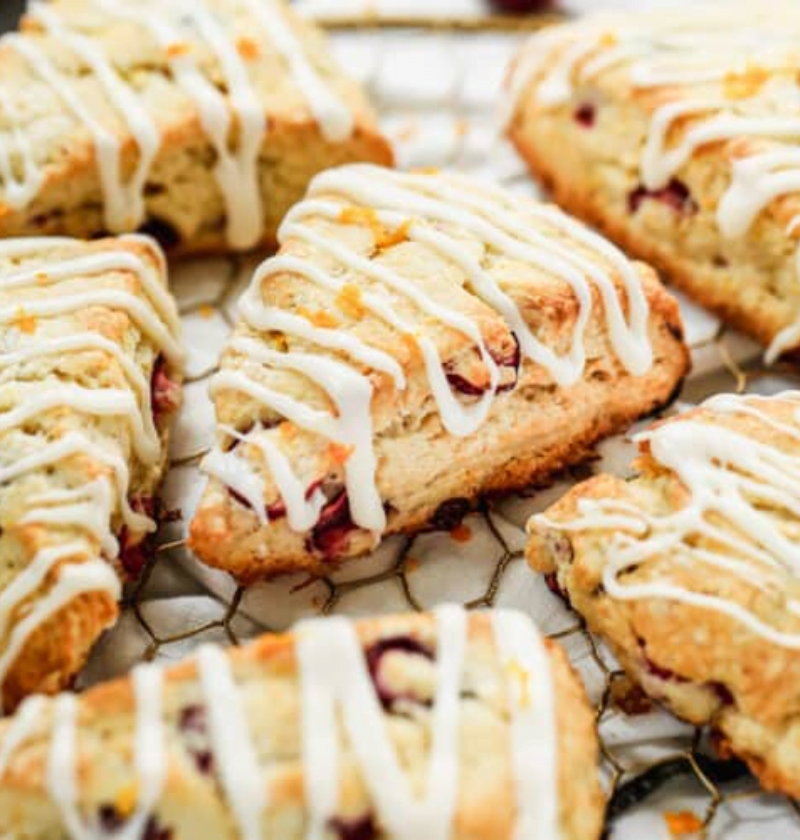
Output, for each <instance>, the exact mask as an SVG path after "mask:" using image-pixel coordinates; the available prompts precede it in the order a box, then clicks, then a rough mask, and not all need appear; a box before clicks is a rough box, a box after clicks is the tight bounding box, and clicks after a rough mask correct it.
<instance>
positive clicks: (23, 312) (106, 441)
mask: <svg viewBox="0 0 800 840" xmlns="http://www.w3.org/2000/svg"><path fill="white" fill-rule="evenodd" d="M164 275H165V266H164V263H163V257H162V256H161V252H160V250H159V249H158V246H157V245H156V244H155V242H153V241H152V240H149V239H146V238H144V237H140V236H128V237H122V238H120V239H107V240H100V241H97V242H95V243H85V242H80V241H77V240H70V239H55V238H51V239H47V238H45V239H37V238H31V239H6V240H1V241H0V702H1V703H2V706H3V707H5V708H6V709H8V708H10V707H13V706H14V705H16V704H17V703H18V702H19V700H20V698H21V697H22V696H24V695H25V694H29V693H31V692H34V691H48V692H49V691H57V690H58V689H60V688H63V687H64V686H65V685H66V684H67V683H68V681H69V680H70V678H71V677H72V676H73V675H74V674H75V673H76V672H77V670H78V669H79V668H80V667H81V665H82V664H83V660H84V658H85V656H86V654H87V652H88V650H89V648H90V646H91V645H92V643H93V642H94V641H95V640H96V639H97V637H98V636H99V635H100V633H101V632H102V631H103V630H104V629H105V628H106V627H107V626H108V625H109V624H111V623H112V622H113V620H114V618H115V616H116V612H117V599H118V596H119V589H120V582H119V577H118V573H117V572H118V571H119V572H120V573H123V572H124V571H125V569H126V568H127V571H129V572H130V573H136V572H137V571H138V570H139V568H138V567H139V566H140V564H141V561H142V556H141V548H140V547H139V544H140V543H141V541H142V540H143V539H144V537H145V536H146V535H147V534H148V533H149V532H150V531H152V530H153V529H154V523H153V520H152V519H151V515H152V508H153V499H154V493H155V489H156V485H157V483H158V481H159V478H160V476H161V473H162V470H163V467H164V462H165V458H166V447H165V439H166V435H167V430H168V425H169V420H170V415H171V414H173V412H174V411H175V409H176V408H177V407H178V403H179V400H180V369H181V367H180V366H181V349H180V346H179V341H178V328H179V323H178V316H177V312H176V309H175V306H174V303H173V301H172V299H171V297H170V296H169V294H168V292H167V291H166V288H165V276H164ZM120 554H121V560H118V557H119V555H120ZM114 566H117V567H118V568H117V569H116V570H115V568H114Z"/></svg>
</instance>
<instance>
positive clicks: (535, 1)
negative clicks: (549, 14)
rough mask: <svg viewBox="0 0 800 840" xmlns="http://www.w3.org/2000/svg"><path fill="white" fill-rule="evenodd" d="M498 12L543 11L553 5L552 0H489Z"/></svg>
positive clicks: (510, 13)
mask: <svg viewBox="0 0 800 840" xmlns="http://www.w3.org/2000/svg"><path fill="white" fill-rule="evenodd" d="M490 2H491V4H492V7H493V8H494V9H496V10H497V11H498V12H503V13H504V14H509V15H524V14H529V13H530V12H543V11H545V10H547V9H550V8H552V7H553V0H490Z"/></svg>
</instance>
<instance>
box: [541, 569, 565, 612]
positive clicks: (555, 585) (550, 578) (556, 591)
mask: <svg viewBox="0 0 800 840" xmlns="http://www.w3.org/2000/svg"><path fill="white" fill-rule="evenodd" d="M544 582H545V583H546V584H547V588H548V589H549V590H550V591H551V592H552V593H553V595H558V597H559V598H561V600H562V601H563V602H564V603H565V604H566V605H567V606H568V607H569V606H571V604H570V600H569V595H568V594H567V593H566V592H565V591H564V590H563V589H562V588H561V586H560V585H559V582H558V576H557V575H556V573H555V572H550V574H547V575H545V576H544Z"/></svg>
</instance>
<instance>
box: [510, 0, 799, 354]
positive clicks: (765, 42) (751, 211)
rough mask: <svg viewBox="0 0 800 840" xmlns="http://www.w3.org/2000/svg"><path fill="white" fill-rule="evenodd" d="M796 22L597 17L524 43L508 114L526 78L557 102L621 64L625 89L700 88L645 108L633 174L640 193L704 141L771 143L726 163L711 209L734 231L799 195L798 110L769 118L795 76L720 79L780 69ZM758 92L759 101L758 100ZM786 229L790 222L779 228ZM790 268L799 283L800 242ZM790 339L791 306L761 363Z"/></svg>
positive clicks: (742, 17) (731, 15)
mask: <svg viewBox="0 0 800 840" xmlns="http://www.w3.org/2000/svg"><path fill="white" fill-rule="evenodd" d="M780 9H781V11H785V10H787V7H786V6H781V7H780ZM721 15H724V16H725V19H724V20H723V19H722V18H721ZM778 17H780V18H781V19H782V18H783V16H782V15H781V16H778ZM798 24H800V19H798V18H797V16H796V15H795V16H792V18H791V19H790V20H787V21H785V22H782V23H777V21H776V20H771V19H770V15H768V14H766V13H764V12H763V9H761V8H760V7H758V6H757V5H755V4H747V3H743V4H741V8H738V9H737V10H734V9H730V8H727V7H726V8H725V9H724V10H722V11H714V10H713V8H708V7H706V8H705V9H702V8H701V10H700V11H699V12H698V11H695V10H693V11H692V12H691V14H685V13H678V14H675V15H669V14H668V15H663V16H661V17H660V18H659V22H658V24H656V23H655V22H652V23H650V20H649V17H647V16H635V15H634V16H632V17H631V18H630V19H625V18H623V17H620V16H616V17H612V16H609V15H604V16H597V17H595V18H591V19H587V20H586V21H584V22H582V23H581V24H580V25H578V26H569V27H566V28H563V29H562V30H561V32H560V33H559V32H558V31H556V33H555V34H549V35H548V37H547V38H546V39H544V40H543V39H541V38H535V39H533V40H532V42H531V45H530V46H529V47H528V48H527V49H526V50H525V52H524V53H523V59H522V60H521V62H520V66H519V67H518V69H517V71H516V72H515V73H514V74H513V76H512V82H511V85H510V88H511V104H510V105H509V106H508V108H507V110H508V111H509V113H510V114H511V116H513V114H514V112H515V110H516V108H518V107H520V100H521V97H522V96H524V95H526V91H527V89H528V86H529V85H530V83H531V82H532V81H533V80H536V81H535V88H534V90H535V92H534V96H535V98H536V100H537V102H538V103H540V104H541V105H544V106H545V107H559V106H563V105H565V104H566V103H568V102H569V101H570V100H571V98H572V97H573V94H574V92H575V90H576V88H577V87H579V86H580V85H582V84H584V83H587V82H589V81H591V80H592V79H595V78H596V77H598V76H600V75H602V74H603V73H607V72H611V71H616V70H618V69H619V68H620V67H621V66H625V67H627V71H628V78H629V80H630V83H631V84H632V85H633V86H634V88H640V89H651V88H658V87H665V88H668V89H669V88H675V87H687V86H689V87H690V86H701V87H702V89H703V91H704V92H703V93H702V94H700V93H698V94H697V95H696V96H690V97H684V98H680V99H677V100H674V101H667V102H666V104H663V105H660V106H659V107H658V108H656V109H655V111H654V112H653V114H652V116H651V118H650V125H649V129H648V134H647V138H646V142H645V147H644V150H643V153H642V157H641V163H640V169H641V173H640V174H641V181H642V183H643V185H644V186H645V187H646V188H647V189H648V190H658V189H661V188H663V187H665V186H666V185H667V184H668V183H669V181H670V179H672V178H674V177H676V176H677V175H678V173H679V172H680V170H681V169H682V168H683V167H685V166H686V164H687V163H689V161H690V160H691V159H692V158H693V156H694V155H695V154H696V153H697V152H698V151H699V150H700V149H701V148H704V147H706V146H707V145H708V144H711V143H716V142H720V141H728V140H735V139H738V138H754V139H756V140H764V141H768V142H769V144H770V148H768V149H766V150H756V151H755V152H752V153H751V154H749V155H748V156H747V157H744V158H737V159H735V160H734V161H733V163H732V165H731V180H730V183H729V184H728V186H727V187H726V188H725V190H724V192H723V194H722V197H721V198H720V201H719V203H718V206H717V208H716V219H717V225H718V227H719V230H720V233H721V234H722V236H723V237H724V238H726V239H730V240H734V239H737V238H741V237H744V236H746V235H747V234H748V232H749V231H750V230H751V229H752V227H753V225H754V224H755V222H756V220H757V219H758V217H759V216H760V215H761V213H762V212H763V211H764V210H765V209H766V208H767V207H768V206H769V205H770V204H771V203H772V202H773V201H774V200H775V199H778V198H781V197H783V196H787V195H790V194H795V193H799V192H800V152H798V149H797V142H798V138H800V116H785V115H776V114H775V113H774V105H773V104H772V103H773V102H781V103H783V105H782V106H781V108H782V109H783V110H784V111H785V110H786V104H787V103H789V102H793V103H797V102H798V97H797V94H796V91H795V89H794V88H795V83H794V79H792V81H791V82H790V83H786V82H781V80H780V76H779V75H777V76H776V77H775V78H773V79H771V80H768V81H766V82H765V81H764V80H763V79H756V83H755V86H754V88H753V91H752V92H749V93H748V92H746V91H745V92H744V93H742V92H741V91H737V90H736V88H735V86H734V87H733V93H731V92H729V91H728V90H726V86H727V83H728V81H729V80H730V81H731V82H735V81H736V78H737V77H740V78H741V79H742V80H743V83H745V84H746V83H747V78H748V74H751V73H754V72H759V71H761V70H762V69H763V68H775V69H777V70H778V72H779V74H780V73H783V74H785V72H786V69H787V67H790V66H792V64H793V63H794V61H795V60H796V43H797V38H796V35H795V32H796V31H797V25H798ZM556 50H558V55H557V57H556V58H554V57H553V56H554V54H555V51H556ZM781 85H782V86H781ZM762 86H763V87H764V88H765V89H766V91H767V92H766V93H763V92H762V91H761V87H762ZM760 98H763V99H764V100H765V102H764V104H763V106H761V107H759V105H760V102H759V99H760ZM684 123H685V124H686V125H685V127H682V128H681V129H680V133H679V134H678V137H677V139H675V140H671V139H670V138H673V136H674V135H675V133H676V127H677V126H678V125H681V124H684ZM792 232H793V231H792V229H791V225H790V226H789V227H788V228H787V230H786V235H787V236H790V235H791V234H792ZM794 270H795V276H796V278H797V279H798V280H799V281H800V247H798V249H797V255H796V258H795V266H794ZM798 341H800V313H798V316H797V317H796V318H795V319H794V320H793V322H792V323H790V324H789V325H787V326H786V327H784V328H783V329H781V330H780V331H779V332H778V333H777V335H776V336H774V338H773V340H772V343H771V344H770V346H769V348H768V349H767V352H766V354H765V358H766V361H767V362H768V363H770V362H772V361H774V360H775V359H776V358H777V357H778V356H780V355H781V353H783V352H785V351H787V350H790V349H792V348H793V347H795V346H796V345H797V343H798Z"/></svg>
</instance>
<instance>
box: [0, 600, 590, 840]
mask: <svg viewBox="0 0 800 840" xmlns="http://www.w3.org/2000/svg"><path fill="white" fill-rule="evenodd" d="M597 763H598V749H597V736H596V733H595V727H594V716H593V714H592V712H591V709H590V708H589V705H588V703H587V701H586V696H585V695H584V693H583V689H582V687H581V685H580V683H579V681H578V679H577V677H576V676H575V674H574V673H573V671H572V670H571V668H570V667H569V664H568V662H567V659H566V656H565V655H564V653H563V652H562V651H561V649H560V648H559V647H558V645H557V644H556V643H554V642H551V641H549V640H545V639H543V638H542V637H541V636H540V635H539V634H538V632H537V631H536V629H535V627H534V625H533V624H532V622H531V620H530V619H529V618H528V617H527V616H525V615H523V614H522V613H518V612H514V611H510V610H495V611H493V612H483V613H466V612H465V611H464V610H463V609H462V608H461V607H455V606H447V607H443V608H439V609H438V610H437V611H436V612H435V613H434V614H418V615H398V616H388V617H382V618H375V619H371V620H367V621H361V622H358V623H355V624H354V623H351V622H350V621H349V620H347V619H345V618H339V617H335V618H327V619H316V620H312V621H307V622H304V623H301V624H300V625H298V627H297V629H296V631H295V632H294V633H292V634H286V635H282V636H264V637H262V638H261V639H259V640H258V641H256V642H254V643H253V644H251V645H248V646H247V647H245V648H243V649H239V650H234V651H231V652H228V653H226V652H224V651H222V650H220V649H219V648H216V647H212V646H205V647H203V648H201V649H200V650H199V651H198V654H197V657H196V658H195V659H194V660H191V661H189V662H186V663H184V664H181V665H178V666H176V667H174V668H171V669H170V670H167V671H161V670H159V668H158V667H157V666H154V665H144V666H140V667H139V668H137V669H135V670H134V672H133V675H132V677H131V678H129V679H127V680H120V681H118V682H113V683H109V684H107V685H104V686H99V687H97V688H95V689H93V690H91V691H89V692H87V693H86V694H85V695H84V696H83V697H82V698H80V699H78V698H76V697H74V696H73V695H62V696H61V697H59V698H56V699H55V700H52V699H50V700H44V699H41V698H32V699H31V700H29V701H27V703H26V704H25V705H24V706H23V707H22V708H21V709H20V711H19V712H18V713H17V716H16V717H15V718H14V719H13V720H11V721H10V723H5V724H0V832H2V833H3V835H4V836H6V837H20V838H21V837H61V836H64V832H65V831H66V832H68V833H69V835H70V836H71V837H89V836H92V837H94V836H104V835H105V834H112V833H114V832H120V836H123V837H131V838H133V837H136V838H138V837H143V838H170V840H218V839H219V838H232V837H241V838H249V839H250V840H259V838H266V837H275V838H280V840H299V838H304V837H319V838H323V837H324V838H333V839H334V840H335V838H340V840H347V838H378V837H386V838H389V837H391V838H393V840H421V838H453V840H467V839H468V838H478V837H482V838H491V840H512V838H532V837H537V838H542V840H557V838H559V840H560V839H561V838H563V840H595V838H597V837H599V835H600V830H601V827H602V817H603V795H602V791H601V788H600V784H599V779H598V767H597Z"/></svg>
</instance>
